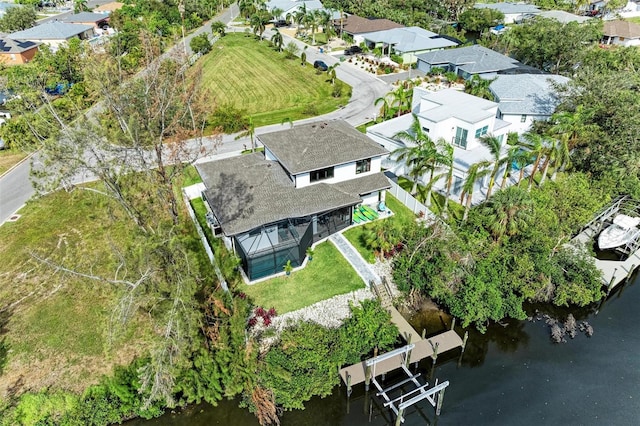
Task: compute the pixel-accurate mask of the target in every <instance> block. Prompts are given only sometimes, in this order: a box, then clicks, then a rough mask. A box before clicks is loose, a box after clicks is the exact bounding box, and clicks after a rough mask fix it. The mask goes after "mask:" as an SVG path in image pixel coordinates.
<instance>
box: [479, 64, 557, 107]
mask: <svg viewBox="0 0 640 426" xmlns="http://www.w3.org/2000/svg"><path fill="white" fill-rule="evenodd" d="M567 82H569V79H568V78H567V77H563V76H561V75H555V74H514V75H500V76H498V78H497V79H496V80H495V81H493V82H492V83H491V85H490V86H489V88H490V89H491V91H492V92H493V94H494V95H495V96H496V101H497V102H498V104H499V106H498V108H499V109H500V111H501V112H502V113H503V114H526V115H551V114H553V112H554V111H555V109H556V106H558V102H559V100H558V98H557V96H556V94H555V91H554V89H553V84H554V83H555V84H566V83H567Z"/></svg>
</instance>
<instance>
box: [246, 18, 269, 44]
mask: <svg viewBox="0 0 640 426" xmlns="http://www.w3.org/2000/svg"><path fill="white" fill-rule="evenodd" d="M249 25H251V29H252V30H253V33H254V34H255V35H257V36H258V38H260V39H261V38H262V33H264V30H265V29H266V24H265V21H264V18H263V16H262V14H260V13H254V14H253V15H251V19H250V21H249Z"/></svg>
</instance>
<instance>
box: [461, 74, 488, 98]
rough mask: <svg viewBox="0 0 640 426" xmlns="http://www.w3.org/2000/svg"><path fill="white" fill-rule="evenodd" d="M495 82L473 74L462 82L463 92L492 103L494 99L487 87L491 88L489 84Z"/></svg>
mask: <svg viewBox="0 0 640 426" xmlns="http://www.w3.org/2000/svg"><path fill="white" fill-rule="evenodd" d="M495 80H496V79H495V78H494V79H491V80H487V79H484V78H482V77H480V76H479V75H477V74H475V75H473V76H472V77H471V78H470V79H468V80H466V81H465V82H464V91H465V93H468V94H470V95H473V96H477V97H479V98H484V99H488V100H490V101H493V100H494V99H495V97H494V96H493V92H492V91H491V89H489V86H491V83H493V82H494V81H495Z"/></svg>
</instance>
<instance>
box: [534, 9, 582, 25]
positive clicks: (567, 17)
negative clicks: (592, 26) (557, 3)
mask: <svg viewBox="0 0 640 426" xmlns="http://www.w3.org/2000/svg"><path fill="white" fill-rule="evenodd" d="M538 16H540V17H541V18H547V19H555V20H556V21H558V22H560V23H562V24H568V23H569V22H577V23H578V24H583V23H585V22H587V21H589V20H591V18H590V17H588V16H579V15H574V14H573V13H569V12H565V11H564V10H547V11H544V12H540V13H538Z"/></svg>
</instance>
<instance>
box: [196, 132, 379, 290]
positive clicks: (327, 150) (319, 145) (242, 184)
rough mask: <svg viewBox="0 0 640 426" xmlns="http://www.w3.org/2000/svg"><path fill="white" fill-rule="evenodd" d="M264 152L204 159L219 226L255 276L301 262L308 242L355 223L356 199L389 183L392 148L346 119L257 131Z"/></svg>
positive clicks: (373, 196)
mask: <svg viewBox="0 0 640 426" xmlns="http://www.w3.org/2000/svg"><path fill="white" fill-rule="evenodd" d="M258 139H259V141H260V143H262V144H263V145H264V153H253V154H248V155H241V156H237V157H232V158H228V159H224V160H216V161H211V162H207V163H201V164H198V165H197V166H196V167H197V169H198V172H199V173H200V176H201V177H202V180H203V182H204V185H205V188H206V190H205V191H204V193H203V196H204V198H205V200H206V202H207V205H208V206H209V209H210V210H211V213H212V218H211V219H212V220H211V222H212V228H213V231H214V234H216V235H217V236H220V237H221V238H224V240H225V243H226V244H227V246H228V247H231V248H232V249H233V250H234V252H235V253H236V254H237V255H238V257H239V258H240V259H241V260H242V269H243V271H244V273H245V274H246V276H247V278H248V279H249V280H250V281H254V280H257V279H260V278H264V277H268V276H270V275H274V274H277V273H280V272H282V270H283V266H284V265H285V264H286V263H287V261H291V265H292V266H294V267H295V266H299V265H301V264H302V262H303V261H304V258H305V253H306V250H307V248H309V247H310V246H311V245H312V244H313V243H314V242H316V241H318V240H321V239H323V238H326V237H328V236H329V235H331V234H333V233H335V232H337V231H340V230H342V229H344V228H346V227H348V226H349V225H351V224H352V221H353V219H352V215H353V209H354V207H355V206H357V205H359V204H361V203H365V204H373V205H375V204H377V203H378V202H379V201H380V200H382V199H383V198H384V190H386V189H388V188H390V184H389V181H388V179H387V178H386V177H385V176H384V174H383V173H382V172H381V163H382V157H384V156H386V155H388V154H389V152H388V151H387V150H386V149H384V148H383V147H381V146H380V145H379V144H377V143H375V142H373V141H371V140H370V139H369V138H367V137H366V136H365V135H363V134H362V133H360V132H358V131H357V130H355V129H354V128H353V127H351V126H350V125H349V124H347V123H346V122H344V121H328V122H320V123H313V124H307V125H303V126H299V127H294V128H291V129H287V130H282V131H278V132H273V133H268V134H264V135H260V136H258Z"/></svg>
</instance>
